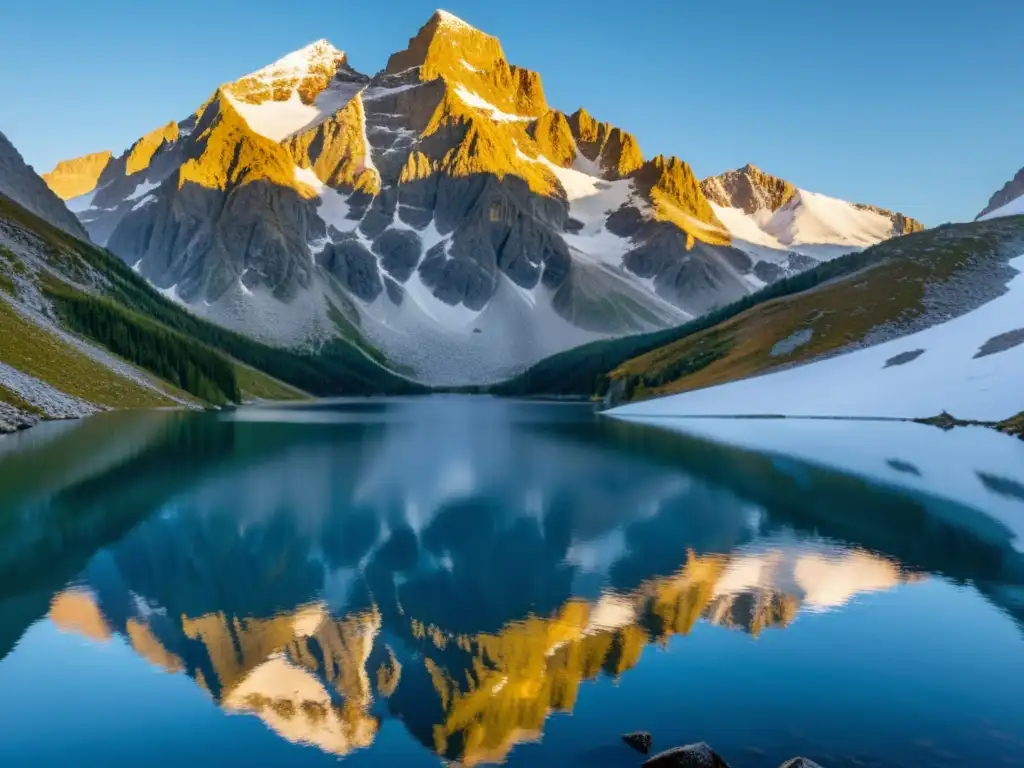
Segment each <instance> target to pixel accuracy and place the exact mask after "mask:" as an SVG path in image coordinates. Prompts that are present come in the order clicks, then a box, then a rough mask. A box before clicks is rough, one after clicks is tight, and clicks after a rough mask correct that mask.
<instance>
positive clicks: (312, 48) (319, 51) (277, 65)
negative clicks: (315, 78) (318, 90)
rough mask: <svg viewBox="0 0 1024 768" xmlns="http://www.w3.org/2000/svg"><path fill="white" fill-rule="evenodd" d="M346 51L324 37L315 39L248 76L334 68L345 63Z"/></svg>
mask: <svg viewBox="0 0 1024 768" xmlns="http://www.w3.org/2000/svg"><path fill="white" fill-rule="evenodd" d="M345 61H346V58H345V53H344V52H343V51H340V50H338V49H337V48H335V47H334V46H333V45H331V43H330V42H328V41H327V40H324V39H320V40H314V41H313V42H312V43H310V44H309V45H305V46H303V47H302V48H299V49H297V50H294V51H292V52H291V53H288V54H285V55H284V56H282V57H281V58H280V59H278V60H277V61H275V62H273V63H272V64H268V65H267V66H265V67H262V68H260V69H258V70H256V71H255V72H252V73H250V74H249V75H247V77H255V76H262V75H269V74H275V75H277V74H280V73H305V72H309V71H310V70H311V69H313V68H319V67H323V66H324V65H328V66H331V68H332V69H333V68H334V67H336V66H337V65H339V64H342V63H345Z"/></svg>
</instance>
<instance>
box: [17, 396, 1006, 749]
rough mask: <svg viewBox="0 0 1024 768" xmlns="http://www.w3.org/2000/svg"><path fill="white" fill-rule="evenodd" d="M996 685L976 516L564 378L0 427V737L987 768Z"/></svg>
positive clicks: (1000, 574)
mask: <svg viewBox="0 0 1024 768" xmlns="http://www.w3.org/2000/svg"><path fill="white" fill-rule="evenodd" d="M1021 514H1022V515H1024V501H1022V503H1021ZM961 520H962V521H963V525H960V524H959V522H958V521H961ZM979 520H980V521H982V522H983V523H984V524H981V525H979ZM1022 684H1024V555H1022V554H1021V553H1020V552H1019V551H1017V550H1016V549H1015V548H1014V547H1013V546H1012V544H1011V543H1010V540H1009V537H1007V536H1006V535H1005V531H1004V530H1003V529H1001V528H1000V526H999V525H998V524H997V523H991V524H990V523H989V521H987V520H986V519H985V518H984V516H983V515H981V514H980V513H979V512H978V511H976V510H970V509H967V508H962V507H957V506H955V505H953V504H951V503H950V502H946V501H941V500H938V499H935V498H929V497H926V496H922V495H911V494H909V493H900V492H897V491H894V490H890V489H885V488H881V487H877V486H873V485H872V484H870V483H868V482H866V481H863V480H858V479H854V478H850V477H846V476H843V475H839V474H835V473H831V472H828V471H824V470H821V469H814V468H812V467H810V466H808V465H805V464H800V463H798V462H795V461H788V460H780V459H777V458H775V459H773V458H768V457H764V456H761V455H758V454H753V453H744V452H739V451H735V450H732V449H726V448H722V447H718V446H714V445H711V444H709V443H705V442H701V441H699V440H696V439H693V438H687V437H684V436H680V435H673V434H669V433H663V432H659V431H656V430H653V429H651V428H650V427H644V426H637V425H631V424H622V423H616V422H612V421H609V420H606V419H603V418H600V417H598V416H595V415H594V414H593V413H592V411H591V410H590V408H589V407H586V406H579V405H565V404H541V403H516V402H503V401H494V400H487V399H461V398H426V399H419V400H404V401H402V400H400V401H372V400H362V401H358V402H345V403H325V404H316V405H305V406H300V407H289V408H280V407H277V408H248V409H242V410H239V411H236V412H232V413H226V414H220V415H217V414H203V415H183V414H174V413H138V414H111V415H108V416H103V417H97V418H93V419H88V420H85V421H82V422H77V423H73V424H62V425H45V426H44V427H42V428H39V429H36V430H32V431H30V432H28V433H25V434H24V435H22V436H19V437H18V438H15V439H5V440H0V696H2V701H3V705H2V706H0V765H5V766H6V765H37V766H38V765H61V766H66V765H105V766H115V765H117V766H119V765H138V764H146V765H161V766H162V765H174V766H180V765H182V764H187V765H190V766H205V765H225V764H232V765H233V764H243V763H244V764H248V765H290V766H306V765H310V766H314V765H331V764H334V763H336V762H337V760H338V759H339V758H343V759H344V760H345V762H346V763H347V764H352V765H403V766H417V765H424V766H430V765H438V764H439V762H440V761H442V760H445V761H457V762H462V763H465V764H480V763H502V762H504V763H507V764H508V765H529V766H537V765H549V764H550V765H607V766H635V765H638V764H639V762H640V760H638V759H637V758H638V757H639V756H637V755H634V754H633V753H630V752H629V751H628V750H626V749H625V748H624V747H622V746H620V744H619V743H618V742H619V734H621V733H623V732H625V731H629V730H635V729H646V730H650V731H651V732H652V733H653V734H654V738H655V746H656V747H662V748H666V747H669V746H674V745H676V744H680V743H688V742H692V741H698V740H706V741H708V742H710V743H711V744H713V745H714V746H715V747H716V749H717V750H718V751H719V752H720V753H721V754H722V755H723V756H724V757H725V758H726V759H727V760H728V761H729V762H730V763H731V764H732V765H733V766H740V767H741V768H742V767H744V766H750V767H751V768H753V767H754V766H771V767H772V768H774V767H775V766H777V765H778V763H780V762H781V761H782V760H783V759H784V758H788V757H792V756H794V755H797V754H804V755H807V756H809V757H812V758H814V759H816V760H818V761H819V762H821V763H822V764H823V765H825V766H833V765H837V766H853V765H870V766H896V765H915V766H930V765H934V766H954V765H970V766H979V765H999V764H1008V765H1009V764H1013V761H1014V760H1016V761H1020V760H1022V759H1024V695H1022Z"/></svg>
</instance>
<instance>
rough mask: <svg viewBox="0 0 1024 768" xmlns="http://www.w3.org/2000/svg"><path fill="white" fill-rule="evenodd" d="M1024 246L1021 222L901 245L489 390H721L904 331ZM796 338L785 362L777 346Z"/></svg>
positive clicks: (633, 394)
mask: <svg viewBox="0 0 1024 768" xmlns="http://www.w3.org/2000/svg"><path fill="white" fill-rule="evenodd" d="M1013 239H1020V240H1021V241H1022V242H1024V218H1014V219H1002V220H997V221H993V222H985V223H976V224H964V225H950V226H945V227H939V228H937V229H934V230H928V231H926V232H921V233H917V234H913V235H908V236H905V237H900V238H896V239H894V240H890V241H887V242H885V243H882V244H880V245H877V246H874V247H873V248H869V249H867V250H865V251H862V252H860V253H855V254H850V255H848V256H844V257H842V258H839V259H836V260H834V261H831V262H827V263H825V264H822V265H819V266H818V267H816V268H814V269H812V270H809V271H808V272H805V273H803V274H801V275H797V276H796V277H793V278H789V279H786V280H782V281H780V282H778V283H775V284H773V285H771V286H768V287H767V288H765V289H763V290H762V291H759V292H758V293H756V294H753V295H751V296H749V297H746V298H744V299H742V300H741V301H739V302H736V303H735V304H732V305H730V306H727V307H724V308H722V309H719V310H716V311H715V312H712V313H710V314H708V315H705V316H703V317H701V318H698V319H696V320H694V321H692V322H690V323H687V324H686V325H683V326H680V327H679V328H673V329H669V330H666V331H659V332H657V333H653V334H646V335H643V336H635V337H629V338H624V339H616V340H611V341H601V342H594V343H592V344H588V345H586V346H583V347H579V348H577V349H573V350H569V351H568V352H564V353H562V354H560V355H555V356H553V357H551V358H548V359H546V360H543V361H541V362H540V363H538V364H537V365H536V366H534V367H533V368H531V369H530V370H528V371H526V372H525V373H524V374H522V375H520V376H518V377H516V378H514V379H512V380H510V381H509V382H506V383H504V384H501V385H498V386H497V387H494V388H493V390H492V391H493V392H494V393H495V394H506V395H571V396H579V397H592V396H596V395H602V394H604V393H605V392H606V391H607V390H608V388H609V387H610V386H611V385H612V384H613V383H614V384H616V385H617V388H618V389H619V390H620V391H622V392H624V394H625V397H626V399H637V398H643V397H653V396H657V395H663V394H669V393H674V392H682V391H686V390H690V389H698V388H701V387H706V386H712V385H714V384H721V383H724V382H726V381H732V380H735V379H739V378H745V377H748V376H752V375H755V374H760V373H765V372H767V371H769V370H771V369H773V368H777V367H779V366H783V365H792V364H795V363H802V362H807V361H809V360H812V359H814V358H817V357H820V356H822V355H827V354H834V353H837V352H839V351H842V350H843V349H844V348H848V347H850V346H851V345H855V344H857V343H858V342H860V341H862V340H863V339H864V338H865V336H866V335H867V334H868V333H869V332H870V331H872V330H873V329H875V328H877V327H879V326H882V325H887V324H894V325H896V326H897V327H898V326H900V325H905V324H906V323H908V322H911V321H913V320H914V318H916V317H918V316H920V315H921V313H922V312H924V310H925V306H924V296H925V289H926V286H927V285H928V284H934V283H937V282H946V281H949V280H952V279H955V278H958V277H963V276H965V275H967V274H969V271H970V269H972V268H974V267H975V266H976V265H977V263H978V259H981V260H987V259H989V258H998V259H1002V260H1005V258H1006V253H1005V251H1004V249H1003V248H1002V246H1003V244H1004V243H1005V242H1008V241H1010V240H1013ZM799 331H812V332H813V335H812V336H811V340H810V341H809V342H808V343H806V344H804V345H802V346H799V347H796V348H795V349H794V350H792V351H791V352H790V353H789V354H782V355H779V356H777V357H772V356H771V355H770V352H771V350H772V348H773V347H774V346H775V345H776V344H777V343H778V342H780V341H782V340H784V339H787V338H789V337H791V336H793V334H795V333H797V332H799Z"/></svg>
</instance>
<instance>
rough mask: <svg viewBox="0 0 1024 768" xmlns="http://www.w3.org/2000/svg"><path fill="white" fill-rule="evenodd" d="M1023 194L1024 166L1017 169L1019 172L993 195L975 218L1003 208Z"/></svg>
mask: <svg viewBox="0 0 1024 768" xmlns="http://www.w3.org/2000/svg"><path fill="white" fill-rule="evenodd" d="M1021 196H1024V168H1021V169H1020V170H1019V171H1017V174H1016V175H1015V176H1014V177H1013V178H1012V179H1010V180H1009V181H1008V182H1006V184H1004V185H1003V188H1002V189H1000V190H999V191H998V192H996V193H995V194H994V195H992V197H991V198H990V199H989V201H988V205H986V206H985V209H984V210H983V211H982V212H981V213H979V214H978V215H977V216H976V217H975V220H977V219H980V218H981V217H982V216H985V215H986V214H989V213H992V211H994V210H996V209H998V208H1002V207H1003V206H1004V205H1006V204H1007V203H1011V202H1013V201H1014V200H1016V199H1017V198H1018V197H1021Z"/></svg>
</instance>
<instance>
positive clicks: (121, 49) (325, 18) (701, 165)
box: [0, 0, 1024, 225]
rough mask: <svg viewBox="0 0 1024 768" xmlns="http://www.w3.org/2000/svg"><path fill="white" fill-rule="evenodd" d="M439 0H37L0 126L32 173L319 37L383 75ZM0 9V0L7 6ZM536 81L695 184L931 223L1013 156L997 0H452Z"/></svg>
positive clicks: (964, 204) (1003, 0)
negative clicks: (788, 186)
mask: <svg viewBox="0 0 1024 768" xmlns="http://www.w3.org/2000/svg"><path fill="white" fill-rule="evenodd" d="M437 2H438V0H424V1H423V2H421V1H420V0H386V2H385V1H383V0H334V1H333V2H330V3H322V2H288V3H286V2H280V1H279V0H275V1H271V0H176V2H174V3H145V4H143V3H131V4H129V3H128V2H126V1H125V0H89V2H81V0H34V1H33V2H25V3H16V4H12V7H5V8H4V10H3V12H2V20H3V23H2V24H0V52H2V53H0V78H2V82H3V86H4V88H3V90H4V99H3V103H4V107H3V110H2V112H0V130H2V131H4V132H5V133H6V134H7V135H8V137H9V138H10V139H11V140H12V141H13V142H14V143H15V145H16V146H18V147H19V149H21V151H22V153H23V154H24V155H25V157H26V159H27V160H28V161H29V162H30V163H31V164H33V165H34V166H35V167H36V168H38V169H40V170H48V169H49V168H50V167H51V166H52V165H53V164H54V163H55V162H56V161H57V160H59V159H62V158H66V157H73V156H76V155H80V154H84V153H86V152H91V151H96V150H99V149H112V150H115V151H118V152H119V151H121V150H123V149H124V148H125V147H127V146H128V145H129V144H130V143H131V142H132V141H133V140H135V139H136V138H138V137H139V136H140V135H141V134H143V133H145V132H146V131H149V130H151V129H153V128H155V127H157V126H158V125H161V124H163V123H165V122H167V121H168V120H170V119H179V118H181V117H184V116H185V115H187V114H188V113H190V112H192V111H193V110H194V109H195V108H196V107H197V106H199V104H200V103H202V101H203V100H204V99H205V98H206V97H207V96H209V95H210V94H211V93H212V92H213V90H214V88H215V87H216V86H217V85H218V84H219V83H221V82H225V81H228V80H232V79H234V78H236V77H238V76H240V75H242V74H245V73H246V72H248V71H251V70H253V69H256V68H258V67H260V66H263V65H264V64H267V63H269V62H271V61H273V60H274V59H276V58H278V57H279V56H281V55H283V54H285V53H287V52H289V51H291V50H294V49H296V48H299V47H301V46H303V45H305V44H306V43H308V42H311V41H312V40H315V39H318V38H321V37H325V38H327V39H328V40H330V41H331V42H332V43H334V44H335V45H336V46H338V47H339V48H341V49H343V50H345V51H347V52H348V54H349V58H350V61H351V63H352V64H353V66H355V67H356V68H357V69H359V70H361V71H363V72H374V71H376V70H378V69H379V68H381V67H383V65H384V63H385V62H386V60H387V56H388V55H389V54H390V53H391V52H393V51H395V50H398V49H400V48H403V47H404V46H405V43H406V41H407V39H408V38H409V37H411V36H412V35H413V34H414V33H415V32H416V30H417V29H418V28H419V27H420V26H421V25H422V24H423V23H424V22H425V21H426V20H427V18H429V16H430V14H431V13H432V11H433V10H434V8H435V7H436V5H437ZM5 5H8V4H5ZM445 7H446V8H447V9H448V10H450V11H452V12H453V13H456V14H457V15H459V16H461V17H462V18H464V19H465V20H467V21H469V22H470V23H472V24H474V25H475V26H477V27H479V28H480V29H483V30H484V31H486V32H489V33H491V34H494V35H496V36H498V37H499V38H501V40H502V43H503V45H504V47H505V52H506V54H507V55H508V58H509V60H510V61H511V62H512V63H515V64H519V65H521V66H525V67H529V68H531V69H536V70H537V71H539V72H540V73H541V75H542V76H543V81H544V85H545V89H546V91H547V95H548V100H549V102H550V103H551V104H552V105H553V106H555V107H558V108H561V109H564V110H567V111H572V110H574V109H575V108H577V107H578V106H585V107H586V108H587V109H588V110H589V111H590V112H591V113H592V114H594V115H595V116H597V117H599V118H600V119H603V120H608V121H610V122H612V123H614V124H616V125H619V126H621V127H623V128H625V129H627V130H629V131H631V132H632V133H634V134H635V135H636V136H637V138H638V139H639V140H640V145H641V147H642V148H643V150H644V152H645V154H647V155H648V156H650V155H653V154H657V153H665V154H674V155H678V156H679V157H681V158H683V159H684V160H686V161H688V162H689V163H690V164H691V165H692V166H693V168H694V170H695V171H696V173H697V174H698V175H700V176H706V175H710V174H713V173H719V172H721V171H723V170H726V169H728V168H734V167H738V166H741V165H743V164H745V163H747V162H752V163H755V164H756V165H758V166H760V167H761V168H763V169H764V170H766V171H768V172H771V173H775V174H777V175H780V176H783V177H785V178H787V179H789V180H790V181H792V182H794V183H795V184H797V185H799V186H802V187H805V188H807V189H811V190H814V191H817V192H823V193H826V194H830V195H834V196H837V197H843V198H846V199H850V200H855V201H858V202H868V203H873V204H875V205H881V206H884V207H887V208H893V209H896V210H900V211H903V212H905V213H907V214H909V215H912V216H915V217H917V218H920V219H922V220H923V221H924V222H925V223H927V224H929V225H934V224H939V223H942V222H944V221H950V220H962V219H967V218H971V217H973V216H974V215H975V214H976V213H977V212H978V211H979V210H980V209H981V208H982V207H983V206H984V205H985V204H986V202H987V200H988V197H989V196H990V195H991V194H992V193H993V192H994V191H995V190H996V189H997V188H998V187H1000V186H1001V185H1002V184H1003V183H1005V182H1006V181H1007V180H1008V179H1009V178H1010V177H1011V176H1012V175H1013V174H1014V173H1015V172H1016V170H1017V169H1018V168H1020V167H1021V166H1022V165H1024V138H1022V137H1024V134H1022V126H1024V98H1021V95H1022V93H1024V89H1022V83H1021V80H1022V78H1024V71H1022V70H1021V66H1020V61H1021V59H1020V32H1021V30H1022V29H1024V3H1015V2H1011V0H974V2H971V3H966V2H951V1H950V0H859V1H858V2H845V0H789V1H788V2H781V3H780V2H767V1H766V0H759V1H758V2H747V0H732V2H718V3H716V2H708V1H707V0H700V1H699V2H691V0H629V2H622V0H618V2H614V3H613V2H606V0H590V1H589V2H585V3H584V2H574V1H571V0H557V1H556V0H516V2H495V1H494V0H450V1H447V2H446V5H445Z"/></svg>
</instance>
